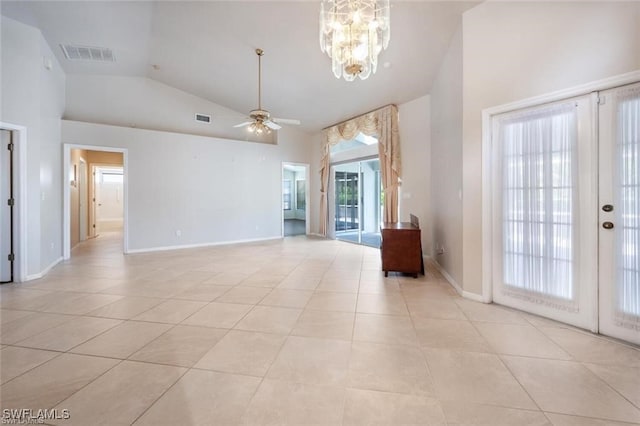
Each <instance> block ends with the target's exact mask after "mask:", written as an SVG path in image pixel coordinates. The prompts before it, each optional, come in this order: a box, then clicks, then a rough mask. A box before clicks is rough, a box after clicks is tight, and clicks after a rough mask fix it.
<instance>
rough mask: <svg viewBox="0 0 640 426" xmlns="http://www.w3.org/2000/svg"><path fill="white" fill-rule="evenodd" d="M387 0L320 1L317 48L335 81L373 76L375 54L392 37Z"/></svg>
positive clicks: (376, 66) (376, 55)
mask: <svg viewBox="0 0 640 426" xmlns="http://www.w3.org/2000/svg"><path fill="white" fill-rule="evenodd" d="M389 1H390V0H321V4H320V31H319V32H320V49H321V50H322V51H323V52H324V53H326V54H327V55H328V56H329V58H331V69H332V71H333V75H334V76H335V77H336V78H344V79H345V80H347V81H353V80H355V78H356V77H359V78H360V79H361V80H365V79H367V78H368V77H369V76H370V75H371V74H375V72H376V70H377V68H378V55H379V54H380V53H381V52H382V51H383V50H385V49H386V48H387V46H388V45H389V40H390V38H391V28H390V25H389V23H390V21H389V16H390V4H389Z"/></svg>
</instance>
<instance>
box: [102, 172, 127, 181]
mask: <svg viewBox="0 0 640 426" xmlns="http://www.w3.org/2000/svg"><path fill="white" fill-rule="evenodd" d="M101 176H102V183H122V182H123V181H124V176H123V174H122V173H116V172H102V173H101Z"/></svg>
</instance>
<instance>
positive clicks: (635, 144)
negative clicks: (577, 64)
mask: <svg viewBox="0 0 640 426" xmlns="http://www.w3.org/2000/svg"><path fill="white" fill-rule="evenodd" d="M600 99H601V101H600V107H599V116H600V126H599V140H600V209H599V214H600V220H599V225H600V226H599V232H600V235H599V237H600V238H599V241H600V256H599V282H600V300H599V307H600V309H599V313H600V314H599V316H600V332H601V333H602V334H607V335H609V336H613V337H617V338H620V339H623V340H627V341H630V342H634V343H636V344H640V84H635V85H631V86H625V87H622V88H617V89H613V90H608V91H605V92H601V93H600Z"/></svg>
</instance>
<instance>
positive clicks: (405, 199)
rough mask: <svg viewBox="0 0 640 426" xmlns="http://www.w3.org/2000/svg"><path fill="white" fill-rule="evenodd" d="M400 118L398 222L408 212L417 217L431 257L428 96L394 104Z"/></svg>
mask: <svg viewBox="0 0 640 426" xmlns="http://www.w3.org/2000/svg"><path fill="white" fill-rule="evenodd" d="M398 114H399V117H400V121H399V123H398V125H399V126H400V156H401V158H402V176H401V180H402V185H401V186H400V200H399V204H400V221H402V222H409V214H413V215H415V216H417V217H418V218H419V219H420V228H421V231H422V232H421V234H422V253H423V254H424V255H425V256H431V255H432V253H433V250H432V249H433V238H432V235H431V226H430V225H429V224H430V223H431V222H432V219H431V206H430V204H431V175H432V173H431V168H430V167H429V166H430V164H431V98H430V96H429V95H427V96H422V97H420V98H418V99H414V100H412V101H409V102H406V103H404V104H400V105H398Z"/></svg>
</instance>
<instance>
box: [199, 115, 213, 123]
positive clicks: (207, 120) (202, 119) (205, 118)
mask: <svg viewBox="0 0 640 426" xmlns="http://www.w3.org/2000/svg"><path fill="white" fill-rule="evenodd" d="M196 121H199V122H201V123H207V124H208V123H211V116H210V115H206V114H196Z"/></svg>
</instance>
